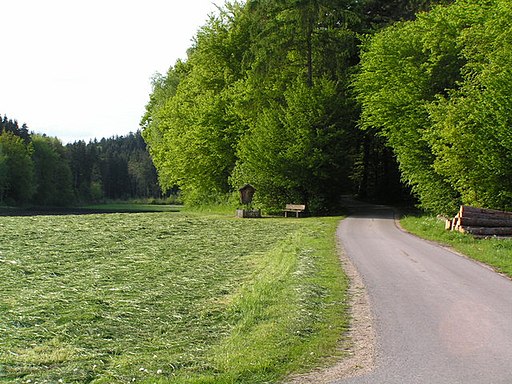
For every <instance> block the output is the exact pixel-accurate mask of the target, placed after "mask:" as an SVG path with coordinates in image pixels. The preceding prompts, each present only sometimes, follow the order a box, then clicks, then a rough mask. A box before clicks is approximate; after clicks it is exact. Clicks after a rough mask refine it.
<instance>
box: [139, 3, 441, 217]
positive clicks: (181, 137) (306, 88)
mask: <svg viewBox="0 0 512 384" xmlns="http://www.w3.org/2000/svg"><path fill="white" fill-rule="evenodd" d="M439 2H440V1H427V0H395V1H390V0H366V1H361V0H299V1H297V0H280V1H276V0H248V1H246V2H244V3H239V2H233V3H226V5H225V6H224V8H223V9H221V10H220V11H219V13H218V14H217V15H213V16H212V17H211V18H210V19H209V21H208V22H207V23H206V25H205V26H204V27H203V28H201V29H200V30H199V32H198V33H197V35H196V37H195V41H194V44H193V46H192V47H191V48H190V49H189V51H188V57H187V60H186V61H178V62H176V63H175V65H174V66H172V67H171V68H170V69H169V71H168V72H167V73H166V74H165V75H160V76H156V77H155V79H154V82H153V92H152V94H151V97H150V101H149V103H148V105H147V107H146V109H147V113H146V114H145V116H144V117H143V119H142V127H143V137H144V139H145V140H146V142H147V143H148V146H149V148H150V153H151V155H152V159H153V161H154V163H155V165H156V168H157V169H158V172H159V181H160V184H161V186H162V187H163V188H164V189H169V188H175V187H176V186H178V187H179V188H180V189H181V191H182V196H183V198H184V199H185V201H186V202H188V203H197V202H204V201H205V200H207V199H208V198H216V197H218V196H225V195H228V194H230V193H233V192H235V193H236V191H237V190H238V188H239V187H241V186H242V185H244V184H245V183H250V184H252V185H254V186H255V187H256V189H257V193H256V196H255V197H256V199H257V204H259V205H260V206H262V207H266V208H268V209H279V208H282V207H283V206H284V204H285V203H305V204H307V205H308V207H309V208H310V209H311V210H312V211H315V212H321V211H326V210H329V209H332V208H334V207H335V206H336V203H337V202H338V200H339V197H340V195H341V194H343V193H353V192H356V193H358V194H359V195H361V196H365V197H369V198H375V199H381V200H382V199H387V200H391V199H403V198H404V197H406V196H409V190H408V187H406V186H404V184H403V183H402V182H401V179H400V177H401V175H400V172H399V170H398V165H397V162H396V157H395V153H394V152H393V147H390V146H389V145H390V142H389V141H387V140H386V138H385V137H384V136H380V135H378V134H376V133H375V131H376V130H372V129H366V130H361V129H360V118H361V99H360V98H361V95H360V94H359V93H356V92H355V91H354V87H353V85H354V76H355V75H356V74H357V73H359V70H360V68H361V63H360V59H361V56H360V46H361V44H362V43H363V42H364V43H365V44H368V43H366V41H367V39H368V37H367V36H370V35H373V34H375V33H376V32H377V31H380V30H383V29H384V28H385V27H387V26H389V25H391V24H393V23H394V22H396V21H403V22H405V21H406V20H413V19H415V14H416V13H417V12H419V11H427V10H429V9H430V8H431V7H432V5H433V4H434V3H439ZM447 2H448V1H445V2H444V3H447ZM405 24H407V23H406V22H405ZM356 95H359V96H357V97H356ZM358 97H359V98H358ZM411 145H414V143H412V144H411ZM398 160H401V159H400V157H398ZM404 180H405V181H406V182H409V180H407V179H406V178H405V179H404ZM415 192H416V191H415Z"/></svg>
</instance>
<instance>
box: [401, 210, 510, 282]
mask: <svg viewBox="0 0 512 384" xmlns="http://www.w3.org/2000/svg"><path fill="white" fill-rule="evenodd" d="M400 223H401V225H402V226H403V227H404V228H405V229H406V230H407V231H409V232H411V233H414V234H416V235H418V236H420V237H423V238H425V239H428V240H433V241H436V242H439V243H442V244H445V245H448V246H450V247H452V248H453V249H455V250H457V251H458V252H460V253H462V254H464V255H466V256H469V257H471V258H473V259H475V260H478V261H481V262H483V263H485V264H487V265H490V266H492V267H493V268H494V269H496V270H497V271H498V272H501V273H504V274H506V275H508V276H509V277H512V239H498V238H488V239H477V238H474V237H473V236H471V235H467V234H462V233H459V232H452V231H447V230H445V229H444V221H443V220H440V219H437V218H435V217H432V216H406V217H404V218H403V219H401V220H400Z"/></svg>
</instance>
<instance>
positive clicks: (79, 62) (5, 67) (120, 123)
mask: <svg viewBox="0 0 512 384" xmlns="http://www.w3.org/2000/svg"><path fill="white" fill-rule="evenodd" d="M223 4H224V0H73V1H71V0H0V15H1V22H0V42H1V44H0V47H1V49H2V52H1V53H0V114H1V115H2V116H3V115H7V117H9V118H11V119H16V120H18V122H19V124H20V125H21V124H23V123H27V125H28V126H29V129H30V130H31V131H35V132H38V133H46V134H47V135H49V136H56V137H58V138H60V139H61V140H62V141H63V142H64V143H67V142H73V141H75V140H80V139H82V140H86V141H88V140H89V139H93V138H98V139H101V138H102V137H111V136H113V135H126V134H128V133H129V132H135V131H136V130H137V129H138V128H139V122H140V118H141V116H142V114H143V113H144V107H145V105H146V103H147V101H148V99H149V93H150V92H151V77H152V76H153V75H154V74H155V73H156V72H160V73H165V72H166V71H167V69H168V68H169V66H171V65H173V64H174V63H175V62H176V60H177V59H179V58H181V59H185V58H186V50H187V49H188V48H189V47H190V46H191V45H192V38H193V37H194V36H195V34H196V32H197V30H198V28H200V27H201V26H203V25H204V24H205V23H206V21H207V19H208V15H209V14H211V13H212V12H216V7H215V5H219V6H221V5H223Z"/></svg>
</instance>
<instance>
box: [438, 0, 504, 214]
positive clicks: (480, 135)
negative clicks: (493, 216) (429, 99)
mask: <svg viewBox="0 0 512 384" xmlns="http://www.w3.org/2000/svg"><path fill="white" fill-rule="evenodd" d="M491 9H492V13H491V10H489V11H488V12H486V13H485V14H482V15H481V16H480V17H481V20H480V21H479V22H478V24H475V25H473V26H471V27H470V28H467V29H466V30H464V31H463V33H461V34H460V36H458V38H457V40H456V42H457V44H458V45H459V46H460V47H461V56H462V57H463V58H464V60H465V64H464V66H463V67H462V74H463V81H462V82H461V86H460V88H459V89H457V90H454V91H453V92H450V93H449V95H447V96H444V97H440V98H439V100H438V102H437V103H435V104H434V105H433V106H432V108H431V114H432V120H433V123H434V124H433V127H432V132H431V135H430V136H429V139H430V141H431V142H432V149H433V152H434V154H435V156H436V161H435V164H434V165H435V169H436V171H437V172H439V173H440V174H442V175H443V176H444V177H445V178H446V180H448V181H449V182H450V184H451V185H452V186H453V188H454V189H455V190H457V192H458V193H459V194H460V195H461V198H462V200H463V201H464V203H466V204H469V205H476V206H483V207H493V208H507V209H510V208H512V139H511V138H512V128H511V127H512V120H511V119H512V117H511V116H512V101H511V100H510V94H511V93H512V75H511V69H512V64H511V63H512V41H511V39H510V35H511V33H512V28H511V27H510V24H509V20H510V17H512V6H511V5H510V3H509V2H507V1H497V2H495V4H493V7H492V8H491ZM473 12H474V11H473Z"/></svg>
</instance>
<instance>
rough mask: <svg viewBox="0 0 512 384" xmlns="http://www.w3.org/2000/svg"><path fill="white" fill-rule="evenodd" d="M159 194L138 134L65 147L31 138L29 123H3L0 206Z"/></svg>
mask: <svg viewBox="0 0 512 384" xmlns="http://www.w3.org/2000/svg"><path fill="white" fill-rule="evenodd" d="M160 195H161V192H160V188H159V186H158V182H157V176H156V170H155V168H154V166H153V164H152V162H151V159H150V158H149V154H148V152H147V150H146V144H145V142H144V140H143V139H142V137H141V134H140V132H137V133H135V134H129V135H128V136H120V137H113V138H109V139H102V140H101V141H97V140H95V141H91V142H89V143H85V142H84V141H77V142H75V143H72V144H68V145H66V146H64V145H63V144H62V143H61V141H60V140H59V139H57V138H53V137H48V136H45V135H40V134H34V133H30V132H29V129H28V127H27V125H26V124H23V125H22V126H21V127H19V125H18V122H17V121H16V120H12V119H8V118H7V117H6V116H4V117H3V118H2V119H1V120H0V204H4V205H23V204H33V205H39V206H69V205H73V204H77V203H83V202H93V201H101V200H104V199H129V198H150V197H155V198H158V197H160Z"/></svg>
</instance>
